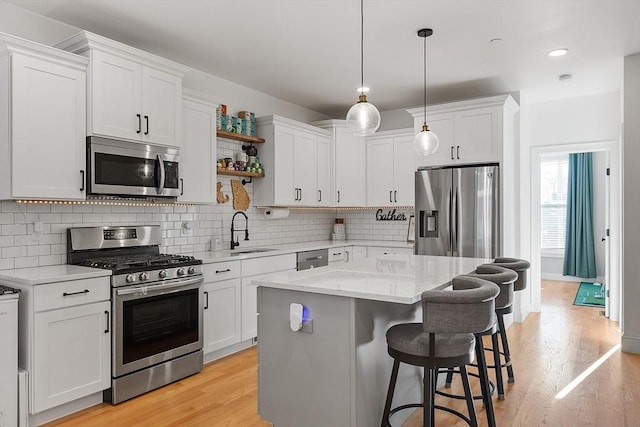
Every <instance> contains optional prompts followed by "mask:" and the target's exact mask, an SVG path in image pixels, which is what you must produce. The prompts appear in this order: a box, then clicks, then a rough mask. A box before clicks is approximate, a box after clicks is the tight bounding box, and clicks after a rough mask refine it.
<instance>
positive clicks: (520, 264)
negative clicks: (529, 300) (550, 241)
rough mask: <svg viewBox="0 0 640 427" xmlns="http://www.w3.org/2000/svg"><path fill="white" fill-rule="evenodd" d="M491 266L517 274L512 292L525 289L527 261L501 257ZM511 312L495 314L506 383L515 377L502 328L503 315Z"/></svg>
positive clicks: (504, 330) (504, 331)
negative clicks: (505, 369) (505, 372)
mask: <svg viewBox="0 0 640 427" xmlns="http://www.w3.org/2000/svg"><path fill="white" fill-rule="evenodd" d="M493 264H494V265H498V266H500V267H504V268H508V269H510V270H513V271H515V272H516V273H518V280H516V281H515V283H514V284H513V290H514V291H515V292H519V291H522V290H524V289H526V288H527V270H528V269H529V267H530V266H531V264H530V263H529V261H527V260H524V259H518V258H504V257H503V258H496V259H495V261H494V262H493ZM512 311H513V308H512V307H511V308H510V309H509V310H508V311H503V312H501V313H496V314H497V316H498V332H499V334H500V339H501V341H502V354H503V355H504V364H501V367H506V368H507V377H508V378H507V381H508V382H509V383H513V382H515V377H514V375H513V366H512V363H511V352H510V351H509V340H508V339H507V331H506V329H505V327H504V315H505V314H509V313H511V312H512ZM494 347H495V344H494Z"/></svg>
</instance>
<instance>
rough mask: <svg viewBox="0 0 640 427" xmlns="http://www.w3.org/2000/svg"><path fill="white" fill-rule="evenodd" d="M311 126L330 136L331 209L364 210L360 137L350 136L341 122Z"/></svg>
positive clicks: (350, 131)
mask: <svg viewBox="0 0 640 427" xmlns="http://www.w3.org/2000/svg"><path fill="white" fill-rule="evenodd" d="M313 124H314V125H315V126H318V127H321V128H323V129H328V130H330V131H331V132H332V133H333V148H334V149H333V156H332V158H333V168H334V174H333V182H334V185H333V192H332V194H333V206H337V207H362V206H365V204H366V200H365V198H366V191H365V188H366V186H365V160H364V159H365V142H364V137H362V136H356V135H354V134H353V131H352V130H351V129H349V128H347V124H346V121H345V120H324V121H321V122H315V123H313ZM327 170H329V169H327ZM318 171H320V168H318Z"/></svg>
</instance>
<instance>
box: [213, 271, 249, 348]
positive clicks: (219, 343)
mask: <svg viewBox="0 0 640 427" xmlns="http://www.w3.org/2000/svg"><path fill="white" fill-rule="evenodd" d="M204 280H205V283H204V327H203V329H204V353H205V354H207V353H211V352H213V351H216V350H220V349H222V348H224V347H227V346H230V345H232V344H235V343H238V342H240V340H241V317H240V316H241V302H242V286H241V280H240V261H229V262H220V263H213V264H206V265H205V266H204Z"/></svg>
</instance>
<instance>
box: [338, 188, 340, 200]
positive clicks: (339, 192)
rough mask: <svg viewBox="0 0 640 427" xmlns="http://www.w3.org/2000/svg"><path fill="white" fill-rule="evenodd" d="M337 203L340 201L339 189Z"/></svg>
mask: <svg viewBox="0 0 640 427" xmlns="http://www.w3.org/2000/svg"><path fill="white" fill-rule="evenodd" d="M338 203H340V190H338Z"/></svg>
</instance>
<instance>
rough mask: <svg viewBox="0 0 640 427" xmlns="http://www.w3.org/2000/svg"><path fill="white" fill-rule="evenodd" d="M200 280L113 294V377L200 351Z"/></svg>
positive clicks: (183, 280) (201, 340) (179, 281)
mask: <svg viewBox="0 0 640 427" xmlns="http://www.w3.org/2000/svg"><path fill="white" fill-rule="evenodd" d="M202 282H203V279H202V277H198V278H190V279H178V280H173V281H168V282H165V283H161V284H157V285H149V286H128V287H121V288H114V289H113V306H114V307H113V308H114V313H115V314H114V334H113V345H112V352H113V357H112V363H113V366H112V367H113V376H114V377H119V376H121V375H124V374H128V373H130V372H134V371H137V370H139V369H143V368H146V367H149V366H153V365H156V364H158V363H162V362H164V361H167V360H171V359H174V358H176V357H178V356H182V355H185V354H188V353H191V352H194V351H197V350H201V349H202V343H203V339H202V313H203V300H204V298H203V292H202Z"/></svg>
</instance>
